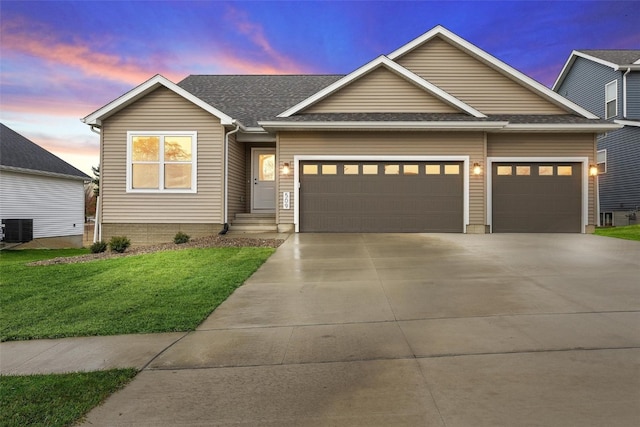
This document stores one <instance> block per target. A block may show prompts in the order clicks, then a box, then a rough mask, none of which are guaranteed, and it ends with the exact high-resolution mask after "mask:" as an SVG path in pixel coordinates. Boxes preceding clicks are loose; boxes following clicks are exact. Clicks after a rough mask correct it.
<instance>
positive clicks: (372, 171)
mask: <svg viewBox="0 0 640 427" xmlns="http://www.w3.org/2000/svg"><path fill="white" fill-rule="evenodd" d="M362 174H363V175H377V174H378V165H362Z"/></svg>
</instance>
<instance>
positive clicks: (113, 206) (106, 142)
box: [100, 88, 224, 224]
mask: <svg viewBox="0 0 640 427" xmlns="http://www.w3.org/2000/svg"><path fill="white" fill-rule="evenodd" d="M127 131H150V132H152V131H197V132H198V157H197V193H188V194H187V193H183V194H176V193H174V194H171V193H127V191H126V190H127V185H126V174H127V171H126V169H127V160H126V159H127V152H126V151H127ZM223 141H224V127H223V126H222V125H221V124H220V121H219V120H218V119H217V118H216V117H214V116H212V115H211V114H210V113H208V112H206V111H204V110H202V109H201V108H199V107H197V106H195V105H194V104H192V103H191V102H189V101H187V100H185V99H184V98H182V97H180V96H178V95H176V94H175V93H173V92H172V91H170V90H168V89H166V88H159V89H157V90H155V91H153V92H151V93H150V94H148V95H146V96H145V97H144V98H141V99H140V100H138V101H136V102H135V103H133V104H131V105H129V106H128V107H126V108H125V109H123V110H122V111H119V112H118V113H116V114H114V115H113V116H111V117H109V118H108V119H106V120H105V121H104V122H103V126H102V152H101V170H100V172H101V198H102V206H103V208H102V222H105V223H218V224H221V223H222V156H223Z"/></svg>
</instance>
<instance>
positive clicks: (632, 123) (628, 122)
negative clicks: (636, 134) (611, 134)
mask: <svg viewBox="0 0 640 427" xmlns="http://www.w3.org/2000/svg"><path fill="white" fill-rule="evenodd" d="M613 122H614V123H618V124H619V125H623V126H635V127H640V121H637V120H614V121H613Z"/></svg>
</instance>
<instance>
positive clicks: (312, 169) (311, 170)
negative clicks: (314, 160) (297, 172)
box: [302, 165, 318, 175]
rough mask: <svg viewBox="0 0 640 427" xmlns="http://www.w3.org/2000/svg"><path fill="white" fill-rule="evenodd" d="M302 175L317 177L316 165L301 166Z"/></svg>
mask: <svg viewBox="0 0 640 427" xmlns="http://www.w3.org/2000/svg"><path fill="white" fill-rule="evenodd" d="M302 174H303V175H318V165H303V166H302Z"/></svg>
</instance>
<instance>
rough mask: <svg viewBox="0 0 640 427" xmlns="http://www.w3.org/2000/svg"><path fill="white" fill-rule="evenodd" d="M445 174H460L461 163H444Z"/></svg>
mask: <svg viewBox="0 0 640 427" xmlns="http://www.w3.org/2000/svg"><path fill="white" fill-rule="evenodd" d="M444 174H445V175H458V174H460V165H444Z"/></svg>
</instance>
